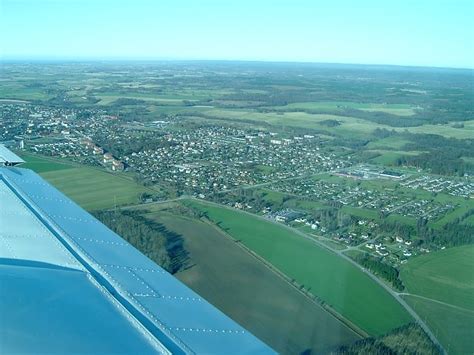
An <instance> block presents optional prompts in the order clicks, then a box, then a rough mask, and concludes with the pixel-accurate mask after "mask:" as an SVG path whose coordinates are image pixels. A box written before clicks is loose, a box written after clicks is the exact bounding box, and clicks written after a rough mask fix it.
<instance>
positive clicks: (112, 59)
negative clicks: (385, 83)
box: [0, 56, 474, 70]
mask: <svg viewBox="0 0 474 355" xmlns="http://www.w3.org/2000/svg"><path fill="white" fill-rule="evenodd" d="M18 62H31V63H34V62H51V63H59V62H63V63H100V62H101V63H113V62H130V63H132V62H137V63H138V62H142V63H143V62H226V63H267V64H309V65H311V64H313V65H336V66H337V65H340V66H376V67H400V68H422V69H453V70H474V66H472V67H465V66H444V65H439V66H438V65H420V64H387V63H353V62H331V61H310V60H267V59H217V58H205V59H203V58H169V57H162V58H160V57H66V56H64V57H59V56H58V57H21V56H18V57H17V56H3V57H2V56H0V63H18Z"/></svg>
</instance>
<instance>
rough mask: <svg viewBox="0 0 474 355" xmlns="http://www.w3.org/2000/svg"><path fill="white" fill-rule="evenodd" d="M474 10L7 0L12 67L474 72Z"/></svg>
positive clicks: (315, 2)
mask: <svg viewBox="0 0 474 355" xmlns="http://www.w3.org/2000/svg"><path fill="white" fill-rule="evenodd" d="M473 19H474V0H351V1H349V0H325V1H322V0H285V1H283V0H238V1H235V0H234V1H229V0H0V57H2V58H3V59H27V60H34V59H58V60H60V59H72V60H83V59H100V60H111V59H140V60H143V59H146V60H149V59H158V60H163V59H165V60H168V59H169V60H174V59H178V60H201V59H202V60H206V59H212V60H252V61H253V60H256V61H291V62H293V61H295V62H323V63H351V64H393V65H413V66H437V67H458V68H474V20H473Z"/></svg>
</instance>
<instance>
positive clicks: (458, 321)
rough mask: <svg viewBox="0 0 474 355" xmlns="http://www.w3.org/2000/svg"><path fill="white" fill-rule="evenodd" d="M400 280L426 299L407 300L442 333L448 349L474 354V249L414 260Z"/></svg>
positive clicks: (440, 252) (457, 249)
mask: <svg viewBox="0 0 474 355" xmlns="http://www.w3.org/2000/svg"><path fill="white" fill-rule="evenodd" d="M400 276H401V278H402V280H403V283H404V284H405V286H406V288H407V290H408V292H409V293H410V294H413V295H418V296H422V297H423V298H420V297H414V296H410V297H408V296H407V300H408V301H409V303H410V304H412V305H413V307H414V309H415V311H416V312H417V313H419V315H420V317H422V318H423V319H424V318H426V320H427V322H428V324H429V326H430V327H431V328H432V330H433V332H434V333H435V334H436V333H439V338H440V339H439V340H440V341H441V342H442V344H443V345H444V347H445V348H447V347H448V346H451V349H452V350H453V353H459V354H465V353H473V352H474V343H473V338H472V335H473V334H472V329H474V246H473V245H469V246H462V247H455V248H450V249H446V250H442V251H439V252H436V253H432V254H427V255H422V256H419V257H417V258H414V259H411V260H410V261H409V262H408V263H407V264H405V265H404V266H403V267H402V269H401V273H400ZM469 330H470V331H469ZM469 332H470V333H471V335H469V334H468V333H469Z"/></svg>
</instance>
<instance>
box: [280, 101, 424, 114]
mask: <svg viewBox="0 0 474 355" xmlns="http://www.w3.org/2000/svg"><path fill="white" fill-rule="evenodd" d="M278 109H281V110H288V109H297V110H323V111H340V110H344V109H356V110H361V111H370V112H385V113H389V114H392V115H397V116H402V117H403V116H413V115H414V114H415V111H414V110H413V108H412V107H411V106H410V105H407V104H375V103H359V102H349V101H326V102H297V103H291V104H288V105H286V106H282V107H281V108H280V107H278Z"/></svg>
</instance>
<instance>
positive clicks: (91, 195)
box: [22, 154, 148, 210]
mask: <svg viewBox="0 0 474 355" xmlns="http://www.w3.org/2000/svg"><path fill="white" fill-rule="evenodd" d="M22 157H23V159H24V160H25V161H26V163H25V164H24V165H22V167H24V168H28V169H32V170H34V171H36V172H37V173H39V174H40V175H41V176H42V177H43V178H44V179H46V180H47V181H48V182H49V183H51V184H52V185H54V186H55V187H56V188H57V189H59V190H61V191H62V192H63V193H64V194H66V195H67V196H68V197H70V198H71V199H72V200H74V201H75V202H76V203H78V204H79V205H80V206H81V207H83V208H85V209H87V210H98V209H105V208H113V207H114V206H120V205H126V204H132V203H138V202H139V197H140V194H142V193H143V192H146V191H148V190H147V189H146V188H145V187H143V186H140V185H138V184H137V183H135V182H134V181H132V180H129V179H128V178H125V177H122V176H120V175H117V174H112V173H108V172H106V171H102V170H99V169H96V168H90V167H86V166H76V165H72V164H68V163H67V162H62V161H55V160H52V159H49V158H43V157H40V156H35V155H32V154H22Z"/></svg>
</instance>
